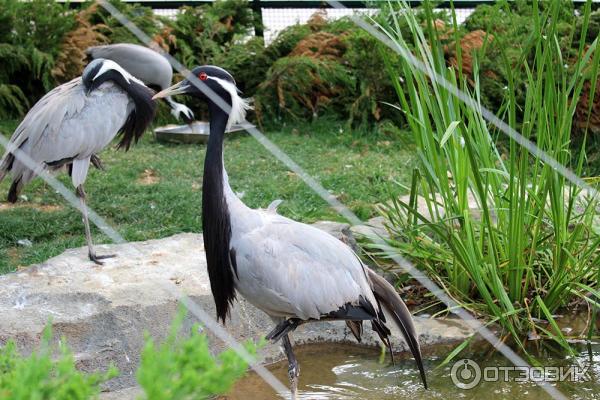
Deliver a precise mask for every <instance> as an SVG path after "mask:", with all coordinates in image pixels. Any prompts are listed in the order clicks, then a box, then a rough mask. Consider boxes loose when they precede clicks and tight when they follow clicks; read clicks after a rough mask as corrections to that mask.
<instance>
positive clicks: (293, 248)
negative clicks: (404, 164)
mask: <svg viewBox="0 0 600 400" xmlns="http://www.w3.org/2000/svg"><path fill="white" fill-rule="evenodd" d="M191 73H192V74H194V75H195V76H196V77H197V78H198V79H200V81H201V82H202V83H204V84H205V85H206V86H208V88H210V89H212V91H213V92H214V93H215V94H216V95H218V96H220V97H221V98H222V99H223V100H224V101H225V102H226V103H227V104H229V106H230V107H231V110H230V112H229V114H228V113H226V112H225V111H223V110H222V109H221V108H220V107H219V106H218V105H217V104H216V103H215V101H213V99H211V98H210V97H208V96H207V95H205V94H204V93H203V91H202V90H200V89H199V88H197V87H196V86H195V85H193V84H192V83H191V82H190V81H189V80H188V79H184V80H183V81H181V82H180V83H178V84H176V85H173V86H172V87H170V88H168V89H165V90H163V91H162V92H159V93H157V94H156V95H155V96H154V97H153V98H155V99H157V98H161V97H164V96H169V95H177V94H189V95H191V96H195V97H198V98H200V99H203V100H204V101H206V102H207V103H208V109H209V112H210V136H209V140H208V145H207V149H206V158H205V160H204V177H203V188H202V224H203V230H204V247H205V251H206V261H207V266H208V273H209V278H210V284H211V289H212V293H213V297H214V301H215V305H216V309H217V317H218V319H220V320H222V321H223V323H225V319H226V318H227V316H228V314H229V310H230V307H231V305H232V304H233V301H234V299H235V297H236V290H237V292H238V293H240V294H241V295H242V296H244V298H246V300H248V301H249V302H250V303H252V304H253V305H255V306H256V307H258V308H259V309H261V310H263V311H264V312H266V313H267V314H268V315H269V316H271V317H272V318H273V319H274V321H275V322H276V327H275V328H274V329H273V330H272V331H271V332H270V333H269V334H268V335H267V339H269V340H272V341H276V340H279V339H281V340H282V342H283V347H284V350H285V353H286V356H287V359H288V366H289V369H288V373H289V378H290V383H291V389H292V396H293V397H295V396H296V393H297V385H298V376H299V372H300V370H299V367H298V362H297V360H296V357H295V356H294V352H293V350H292V345H291V342H290V338H289V333H290V332H292V331H293V330H294V329H295V328H296V327H297V326H299V325H300V324H303V323H306V322H310V321H318V320H345V321H346V324H347V325H348V326H349V328H350V329H351V331H352V333H353V334H354V336H355V337H356V339H357V340H359V341H360V338H361V334H362V323H363V321H371V326H372V328H373V330H374V331H375V332H377V334H378V335H379V337H380V338H381V340H382V341H383V343H384V344H385V345H386V346H387V347H388V348H389V350H390V353H391V350H392V349H391V344H390V341H389V336H390V334H391V333H392V331H394V332H400V333H401V334H402V335H403V336H404V339H405V340H406V342H407V344H408V346H409V348H410V350H411V352H412V354H413V356H414V358H415V360H416V362H417V365H418V368H419V371H420V374H421V379H422V381H423V384H424V385H425V386H426V379H425V372H424V368H423V363H422V361H421V351H420V348H419V343H418V340H417V334H416V332H415V328H414V325H413V321H412V318H411V315H410V312H409V311H408V309H407V307H406V305H405V304H404V302H403V301H402V299H401V298H400V296H399V295H398V294H397V292H396V291H395V290H394V287H393V286H392V285H390V284H389V283H388V282H387V281H386V280H385V279H383V278H382V277H380V276H379V275H377V274H376V273H375V272H373V271H372V270H370V269H369V268H368V267H366V266H365V265H364V264H363V263H362V262H361V260H360V259H359V258H358V256H357V255H356V254H355V253H354V252H353V251H352V250H351V249H350V248H349V247H348V246H347V245H346V244H344V243H343V242H341V241H340V240H338V239H336V238H334V237H333V236H331V235H330V234H328V233H326V232H324V231H321V230H319V229H317V228H315V227H312V226H310V225H306V224H302V223H299V222H296V221H293V220H291V219H289V218H285V217H283V216H281V215H279V214H277V213H276V212H274V211H273V210H272V209H269V210H253V209H250V208H248V207H247V206H246V205H245V204H244V203H243V202H242V201H241V200H240V199H239V198H238V197H237V196H236V195H235V193H234V192H233V191H232V189H231V187H230V186H229V180H228V177H227V172H226V171H225V167H224V164H223V138H224V134H225V130H226V129H227V128H228V127H229V126H231V125H232V124H233V123H237V122H241V121H243V120H244V118H245V113H246V110H247V109H248V108H249V106H248V104H247V102H246V101H245V100H243V99H242V98H241V97H240V96H239V94H238V90H237V88H236V85H235V81H234V79H233V77H232V76H231V75H230V74H229V73H228V72H227V71H225V70H223V69H221V68H219V67H216V66H202V67H196V68H195V69H194V70H193V71H192V72H191ZM270 208H271V207H270Z"/></svg>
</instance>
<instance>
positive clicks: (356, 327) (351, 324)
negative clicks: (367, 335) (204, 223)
mask: <svg viewBox="0 0 600 400" xmlns="http://www.w3.org/2000/svg"><path fill="white" fill-rule="evenodd" d="M346 326H347V327H348V329H350V332H352V334H353V335H354V337H355V338H356V341H357V342H358V343H360V342H361V341H362V329H363V326H362V321H351V320H346Z"/></svg>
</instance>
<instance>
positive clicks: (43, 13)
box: [0, 0, 75, 118]
mask: <svg viewBox="0 0 600 400" xmlns="http://www.w3.org/2000/svg"><path fill="white" fill-rule="evenodd" d="M74 25H75V18H74V14H73V13H72V12H71V11H70V10H69V8H68V7H67V6H66V5H63V4H59V3H56V2H54V1H51V0H33V1H28V2H23V1H19V0H0V58H1V59H2V63H1V65H0V91H1V92H2V99H1V100H0V117H1V118H8V117H14V116H19V115H22V114H23V112H24V111H25V110H26V109H27V108H28V107H29V106H30V105H31V104H32V103H33V102H35V101H37V100H38V99H39V98H40V97H41V96H43V95H44V94H45V93H46V92H47V91H48V90H50V89H51V88H52V87H54V86H55V81H54V78H53V77H52V74H51V70H52V68H53V66H54V60H55V59H56V58H57V57H58V54H59V51H60V44H61V42H62V38H63V37H64V35H65V34H66V33H67V32H69V31H70V30H71V29H72V28H73V26H74Z"/></svg>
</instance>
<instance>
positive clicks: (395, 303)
mask: <svg viewBox="0 0 600 400" xmlns="http://www.w3.org/2000/svg"><path fill="white" fill-rule="evenodd" d="M368 273H369V278H370V279H371V282H372V284H373V293H374V294H375V298H376V299H377V301H379V303H380V305H381V307H382V309H383V313H384V315H385V317H386V321H387V322H388V325H389V326H390V327H395V328H398V329H399V330H400V332H401V333H402V336H403V337H404V340H406V343H407V344H408V347H409V348H410V351H411V353H412V355H413V357H414V358H415V361H416V363H417V366H418V367H419V372H420V373H421V380H422V381H423V386H425V388H427V380H426V377H425V369H424V368H423V360H422V358H421V348H420V347H419V341H418V339H417V333H416V331H415V326H414V324H413V320H412V316H411V314H410V311H408V308H407V307H406V304H404V302H403V301H402V299H401V298H400V296H399V295H398V293H397V292H396V290H395V289H394V287H393V286H392V285H391V284H390V283H389V282H388V281H386V280H385V279H384V278H382V277H381V276H379V275H377V274H376V273H375V272H373V271H371V270H368ZM376 322H379V321H377V320H374V321H373V323H374V324H373V325H374V326H373V327H374V328H376V324H375V323H376ZM375 330H376V331H377V333H379V335H380V336H382V334H381V333H380V332H379V330H378V329H375ZM387 330H388V332H389V329H387ZM384 337H387V335H384ZM384 343H385V340H384ZM386 346H388V347H390V346H389V341H388V343H386Z"/></svg>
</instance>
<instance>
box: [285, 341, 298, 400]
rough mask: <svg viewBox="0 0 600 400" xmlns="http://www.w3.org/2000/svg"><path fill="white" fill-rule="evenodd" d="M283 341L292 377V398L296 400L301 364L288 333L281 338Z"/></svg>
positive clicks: (289, 372)
mask: <svg viewBox="0 0 600 400" xmlns="http://www.w3.org/2000/svg"><path fill="white" fill-rule="evenodd" d="M281 341H282V342H283V349H284V350H285V355H286V356H287V359H288V376H289V377H290V390H291V392H292V400H296V396H297V395H298V377H299V376H300V366H299V365H298V360H296V356H295V355H294V350H293V349H292V343H291V342H290V337H289V335H288V334H287V333H286V334H285V335H284V336H283V337H282V338H281Z"/></svg>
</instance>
